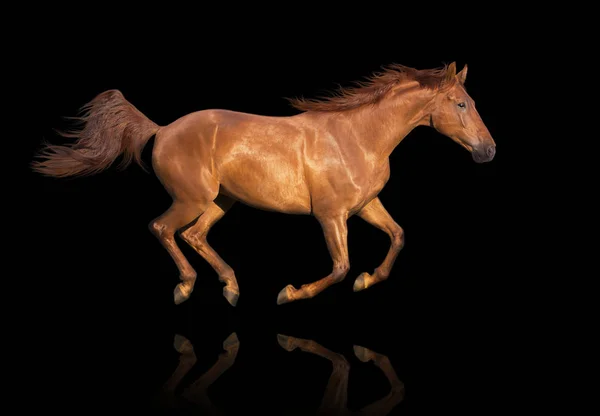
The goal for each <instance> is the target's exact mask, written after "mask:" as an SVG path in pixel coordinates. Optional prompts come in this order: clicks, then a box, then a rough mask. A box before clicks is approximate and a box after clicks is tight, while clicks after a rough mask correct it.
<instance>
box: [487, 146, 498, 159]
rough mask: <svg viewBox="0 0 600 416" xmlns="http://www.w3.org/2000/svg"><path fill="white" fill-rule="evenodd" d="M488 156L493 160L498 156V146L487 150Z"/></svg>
mask: <svg viewBox="0 0 600 416" xmlns="http://www.w3.org/2000/svg"><path fill="white" fill-rule="evenodd" d="M485 152H486V153H487V155H488V157H489V158H490V159H491V158H493V157H494V155H495V154H496V146H490V147H488V148H487V150H486V151H485Z"/></svg>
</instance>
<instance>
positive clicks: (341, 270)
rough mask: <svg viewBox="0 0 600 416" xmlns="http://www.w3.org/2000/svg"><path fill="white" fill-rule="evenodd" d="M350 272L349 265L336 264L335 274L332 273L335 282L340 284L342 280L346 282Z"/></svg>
mask: <svg viewBox="0 0 600 416" xmlns="http://www.w3.org/2000/svg"><path fill="white" fill-rule="evenodd" d="M349 271H350V264H349V263H340V264H336V265H335V266H334V268H333V273H332V277H333V282H334V283H339V282H341V281H342V280H344V278H345V277H346V275H347V274H348V272H349Z"/></svg>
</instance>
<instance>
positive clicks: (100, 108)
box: [31, 90, 160, 178]
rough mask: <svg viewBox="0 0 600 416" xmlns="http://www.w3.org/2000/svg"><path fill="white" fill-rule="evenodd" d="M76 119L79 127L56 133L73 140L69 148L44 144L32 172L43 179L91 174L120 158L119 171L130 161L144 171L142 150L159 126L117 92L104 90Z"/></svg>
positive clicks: (84, 107) (33, 163) (33, 164)
mask: <svg viewBox="0 0 600 416" xmlns="http://www.w3.org/2000/svg"><path fill="white" fill-rule="evenodd" d="M81 111H82V114H81V116H80V117H75V118H74V120H76V124H78V125H79V126H78V127H77V128H75V129H74V130H71V131H67V132H59V134H60V135H61V136H63V137H67V138H76V139H77V140H76V141H75V142H74V143H72V144H69V145H65V146H60V145H50V144H45V145H44V147H43V148H42V149H41V150H40V152H39V153H38V154H37V155H36V156H37V157H38V158H40V159H41V160H39V161H34V162H32V164H31V167H32V169H33V170H34V171H35V172H38V173H41V174H43V175H46V176H53V177H57V178H64V177H68V176H85V175H93V174H96V173H99V172H101V171H103V170H104V169H106V168H108V167H109V166H110V165H112V164H113V162H114V161H115V160H116V159H117V158H118V157H119V156H120V155H122V156H123V159H122V161H121V163H120V164H119V168H121V169H124V168H125V167H127V166H129V165H130V164H131V163H132V162H133V161H135V162H136V163H137V164H138V165H140V166H141V167H142V169H144V170H145V168H144V164H143V162H142V150H143V149H144V146H145V145H146V143H147V142H148V140H150V138H151V137H152V136H153V135H154V134H155V133H156V132H157V131H158V130H159V129H160V127H159V126H158V125H157V124H156V123H154V122H153V121H151V120H150V119H149V118H148V117H146V116H145V115H144V114H142V113H141V112H140V111H139V110H138V109H137V108H135V107H134V106H133V105H132V104H131V103H130V102H129V101H127V100H126V99H125V97H123V94H122V93H121V92H120V91H118V90H108V91H105V92H103V93H101V94H99V95H98V96H96V98H94V99H93V100H92V101H90V102H89V103H87V104H86V105H85V106H83V107H82V109H81Z"/></svg>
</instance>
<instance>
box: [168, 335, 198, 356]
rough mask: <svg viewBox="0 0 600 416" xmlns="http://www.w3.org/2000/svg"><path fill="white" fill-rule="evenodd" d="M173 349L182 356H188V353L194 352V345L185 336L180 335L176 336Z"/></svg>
mask: <svg viewBox="0 0 600 416" xmlns="http://www.w3.org/2000/svg"><path fill="white" fill-rule="evenodd" d="M173 347H174V348H175V351H177V352H178V353H180V354H186V353H188V354H189V353H191V352H193V351H194V347H193V346H192V343H191V342H190V341H189V340H188V339H187V338H186V337H184V336H183V335H179V334H176V335H175V340H174V341H173Z"/></svg>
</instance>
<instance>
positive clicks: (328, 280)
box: [277, 214, 350, 305]
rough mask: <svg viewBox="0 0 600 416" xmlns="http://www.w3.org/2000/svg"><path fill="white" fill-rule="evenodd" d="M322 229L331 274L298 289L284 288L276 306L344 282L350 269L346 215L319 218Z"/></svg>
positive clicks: (314, 294)
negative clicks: (330, 264)
mask: <svg viewBox="0 0 600 416" xmlns="http://www.w3.org/2000/svg"><path fill="white" fill-rule="evenodd" d="M317 219H318V220H319V222H320V223H321V227H322V228H323V233H324V234H325V240H326V241H327V248H328V249H329V253H330V254H331V258H332V260H333V270H332V272H331V274H330V275H329V276H327V277H324V278H322V279H320V280H317V281H316V282H313V283H309V284H307V285H303V286H302V287H301V288H300V289H296V288H294V286H292V285H287V286H286V287H284V288H283V289H282V290H281V292H279V295H278V296H277V304H278V305H281V304H283V303H288V302H292V301H294V300H299V299H308V298H312V297H314V296H316V295H317V294H319V293H321V292H322V291H323V290H325V289H327V288H328V287H329V286H331V285H332V284H334V283H338V282H341V281H342V280H344V278H345V277H346V275H347V274H348V270H349V269H350V261H349V259H348V227H347V224H346V220H347V215H345V214H340V215H337V216H334V217H326V218H323V217H321V218H319V217H317Z"/></svg>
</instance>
